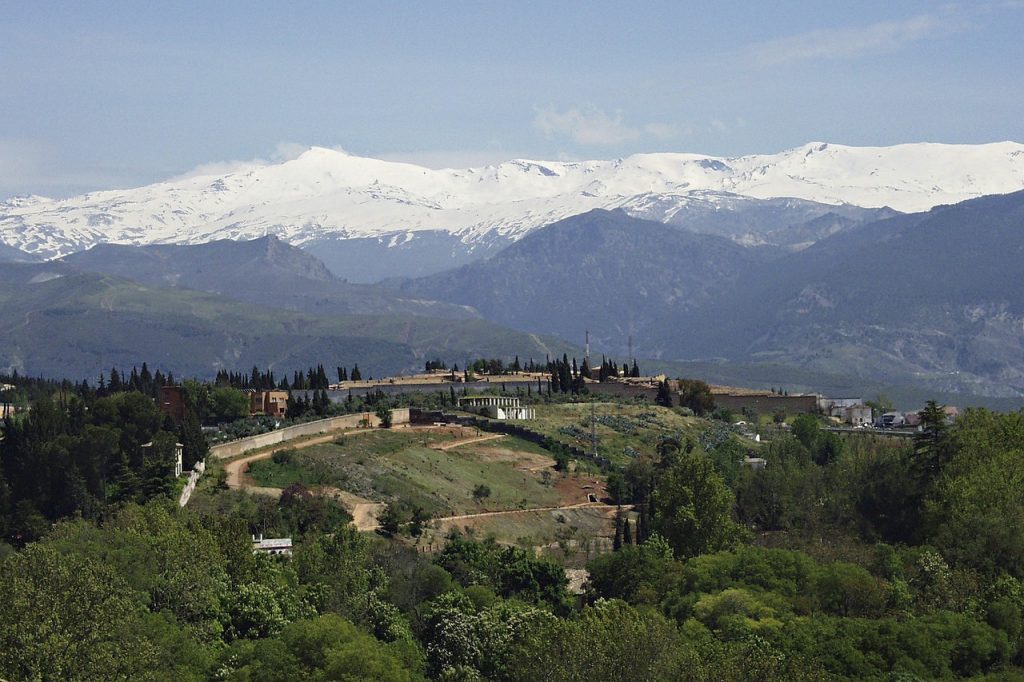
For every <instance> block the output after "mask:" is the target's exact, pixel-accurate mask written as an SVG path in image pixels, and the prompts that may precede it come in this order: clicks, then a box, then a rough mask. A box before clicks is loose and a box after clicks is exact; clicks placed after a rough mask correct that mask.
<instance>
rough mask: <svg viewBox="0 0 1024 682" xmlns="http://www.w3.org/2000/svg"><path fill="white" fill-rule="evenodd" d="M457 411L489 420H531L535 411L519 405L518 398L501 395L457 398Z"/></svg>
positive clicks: (534, 415) (535, 414)
mask: <svg viewBox="0 0 1024 682" xmlns="http://www.w3.org/2000/svg"><path fill="white" fill-rule="evenodd" d="M459 409H460V410H465V411H466V412H474V413H476V414H480V415H483V416H485V417H490V418H491V419H533V418H534V417H536V416H537V411H536V410H535V409H534V408H532V407H530V406H528V405H520V404H519V398H515V397H511V396H503V395H473V396H466V397H463V398H459Z"/></svg>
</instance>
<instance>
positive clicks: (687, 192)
mask: <svg viewBox="0 0 1024 682" xmlns="http://www.w3.org/2000/svg"><path fill="white" fill-rule="evenodd" d="M1021 188H1024V145H1021V144H1018V143H1014V142H1000V143H993V144H985V145H945V144H923V143H922V144H905V145H898V146H894V147H849V146H842V145H834V144H824V143H811V144H807V145H804V146H802V147H798V148H796V149H791V150H788V151H785V152H782V153H779V154H774V155H752V156H742V157H738V158H717V157H711V156H704V155H699V154H683V153H659V154H637V155H634V156H630V157H628V158H624V159H617V160H613V161H579V162H548V161H527V160H514V161H509V162H507V163H502V164H499V165H496V166H487V167H484V168H469V169H464V170H456V169H443V170H432V169H429V168H424V167H421V166H416V165H412V164H407V163H394V162H387V161H380V160H376V159H371V158H363V157H357V156H352V155H349V154H346V153H344V152H340V151H335V150H331V149H324V148H320V147H313V148H311V149H309V150H308V151H306V152H305V153H303V154H302V155H301V156H299V157H298V158H296V159H293V160H290V161H286V162H284V163H279V164H256V163H253V164H251V165H249V166H246V167H242V168H240V169H237V170H234V171H233V172H230V173H226V174H221V175H191V176H187V177H184V178H178V179H172V180H168V181H166V182H160V183H156V184H153V185H149V186H146V187H141V188H138V189H129V190H114V191H102V192H92V193H89V194H84V195H82V196H77V197H72V198H69V199H63V200H51V199H46V198H43V197H36V196H32V197H17V198H14V199H11V200H8V201H6V202H2V203H0V240H2V241H3V242H4V243H6V244H8V245H10V246H13V247H16V248H19V249H21V250H23V251H26V252H28V253H31V254H34V255H36V256H42V257H47V258H52V257H56V256H61V255H65V254H68V253H71V252H75V251H80V250H83V249H86V248H89V247H91V246H93V245H95V244H98V243H102V242H113V243H121V244H165V243H184V244H192V243H200V242H206V241H211V240H214V239H224V238H227V239H251V238H255V237H259V236H263V235H266V234H274V235H277V236H278V237H280V238H282V239H284V240H286V241H288V242H291V243H293V244H300V245H301V244H304V243H311V242H314V241H316V240H324V239H352V238H378V239H381V240H382V241H383V243H385V244H386V245H388V246H397V245H401V244H402V243H403V242H405V241H407V240H409V239H411V238H413V237H414V235H415V233H417V232H446V233H449V234H451V235H453V236H454V237H455V238H457V239H458V240H459V241H461V242H462V243H465V244H474V243H484V242H488V241H493V240H500V241H503V242H507V241H515V240H516V239H518V238H520V237H522V236H523V235H525V234H526V233H528V232H529V231H530V230H532V229H534V228H537V227H540V226H543V225H547V224H549V223H552V222H555V221H557V220H560V219H562V218H565V217H568V216H571V215H576V214H579V213H583V212H585V211H589V210H591V209H594V208H605V209H614V208H625V209H626V210H627V211H628V212H632V213H634V214H638V215H643V217H645V218H649V219H656V220H661V221H665V222H680V221H679V220H678V216H679V214H680V212H681V211H685V210H686V209H687V207H688V206H690V205H699V206H700V207H701V210H703V211H707V210H708V206H709V205H710V206H712V207H714V206H715V205H716V203H720V204H721V206H722V207H723V209H728V206H729V204H730V202H732V203H735V200H736V198H737V197H741V198H753V199H772V198H779V197H790V198H795V199H801V200H806V201H811V202H818V203H820V204H830V205H837V206H838V205H848V204H852V205H855V206H861V207H869V208H875V207H885V206H887V207H890V208H893V209H896V210H898V211H920V210H925V209H928V208H931V207H933V206H935V205H938V204H948V203H955V202H958V201H962V200H964V199H968V198H972V197H978V196H982V195H987V194H1003V193H1007V192H1012V191H1015V190H1019V189H1021Z"/></svg>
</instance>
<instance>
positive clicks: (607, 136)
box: [533, 107, 640, 145]
mask: <svg viewBox="0 0 1024 682" xmlns="http://www.w3.org/2000/svg"><path fill="white" fill-rule="evenodd" d="M533 125H534V127H535V128H537V130H539V131H540V132H542V133H544V135H546V136H548V137H553V136H556V135H567V136H569V137H571V138H572V139H573V140H575V141H576V142H578V143H579V144H584V145H613V144H620V143H622V142H627V141H629V140H635V139H636V138H638V137H640V131H639V130H637V129H636V128H631V127H630V126H627V125H625V124H624V123H623V122H622V112H618V111H617V112H615V115H614V116H609V115H608V114H606V113H605V112H604V111H603V110H601V109H596V108H593V107H591V108H589V109H586V110H580V109H578V108H576V107H572V108H570V109H566V110H565V111H557V110H555V109H554V107H545V108H542V109H537V111H536V115H535V116H534V118H533Z"/></svg>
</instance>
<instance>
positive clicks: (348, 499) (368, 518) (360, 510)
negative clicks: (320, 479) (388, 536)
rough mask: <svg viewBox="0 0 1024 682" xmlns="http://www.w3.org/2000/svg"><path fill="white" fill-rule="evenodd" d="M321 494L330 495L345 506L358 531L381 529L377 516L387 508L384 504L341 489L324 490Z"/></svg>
mask: <svg viewBox="0 0 1024 682" xmlns="http://www.w3.org/2000/svg"><path fill="white" fill-rule="evenodd" d="M321 492H322V493H324V494H325V495H330V496H331V497H333V498H334V499H336V500H338V501H339V502H341V503H342V504H343V505H345V508H346V509H348V512H349V514H351V515H352V523H353V524H354V525H355V527H356V530H376V529H377V528H380V524H378V523H377V516H378V515H379V514H380V513H381V512H382V511H383V510H384V507H386V506H387V505H386V504H384V503H383V502H374V501H373V500H368V499H366V498H365V497H359V496H358V495H354V494H353V493H350V492H348V491H347V490H341V489H340V488H323V489H321Z"/></svg>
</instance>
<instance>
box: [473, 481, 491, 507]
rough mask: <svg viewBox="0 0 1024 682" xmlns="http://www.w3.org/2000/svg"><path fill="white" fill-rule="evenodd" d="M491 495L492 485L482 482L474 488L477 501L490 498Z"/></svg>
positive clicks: (474, 497) (474, 496)
mask: <svg viewBox="0 0 1024 682" xmlns="http://www.w3.org/2000/svg"><path fill="white" fill-rule="evenodd" d="M490 496H491V488H490V486H488V485H486V484H484V483H480V484H478V485H477V486H476V487H474V488H473V499H474V500H476V501H477V503H480V502H482V501H483V500H484V499H486V498H488V497H490Z"/></svg>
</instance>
